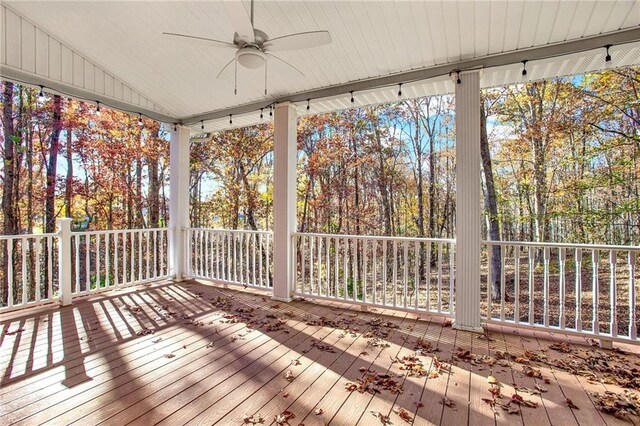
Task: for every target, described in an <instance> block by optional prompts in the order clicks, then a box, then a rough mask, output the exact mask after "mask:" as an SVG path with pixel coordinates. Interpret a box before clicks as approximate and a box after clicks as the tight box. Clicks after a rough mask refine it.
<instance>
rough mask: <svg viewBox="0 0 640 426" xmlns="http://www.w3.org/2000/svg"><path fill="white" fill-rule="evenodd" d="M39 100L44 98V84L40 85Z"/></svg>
mask: <svg viewBox="0 0 640 426" xmlns="http://www.w3.org/2000/svg"><path fill="white" fill-rule="evenodd" d="M38 100H39V101H43V100H44V86H40V92H38Z"/></svg>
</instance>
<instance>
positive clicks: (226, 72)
mask: <svg viewBox="0 0 640 426" xmlns="http://www.w3.org/2000/svg"><path fill="white" fill-rule="evenodd" d="M235 60H236V58H233V59H232V60H230V61H229V62H227V65H225V66H224V67H222V69H221V70H220V72H219V73H218V75H217V76H216V80H228V79H229V78H231V77H232V76H233V71H234V69H235V67H230V66H229V65H231V64H233V63H234V62H235Z"/></svg>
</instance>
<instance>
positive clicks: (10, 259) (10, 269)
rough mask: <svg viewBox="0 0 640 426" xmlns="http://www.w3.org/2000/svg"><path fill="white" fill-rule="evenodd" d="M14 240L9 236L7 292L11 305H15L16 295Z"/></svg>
mask: <svg viewBox="0 0 640 426" xmlns="http://www.w3.org/2000/svg"><path fill="white" fill-rule="evenodd" d="M13 241H14V240H13V238H11V237H9V239H8V240H7V254H8V262H7V282H8V283H9V288H8V289H7V293H8V296H7V304H8V305H9V307H12V306H13V297H14V296H13V265H14V264H15V263H14V259H13ZM49 270H51V269H49ZM49 275H51V274H49ZM49 295H50V296H51V293H49Z"/></svg>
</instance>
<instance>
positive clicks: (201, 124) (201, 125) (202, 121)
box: [200, 120, 204, 130]
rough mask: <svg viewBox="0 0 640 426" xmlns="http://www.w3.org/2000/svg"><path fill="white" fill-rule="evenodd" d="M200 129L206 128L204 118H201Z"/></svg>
mask: <svg viewBox="0 0 640 426" xmlns="http://www.w3.org/2000/svg"><path fill="white" fill-rule="evenodd" d="M200 130H204V120H200Z"/></svg>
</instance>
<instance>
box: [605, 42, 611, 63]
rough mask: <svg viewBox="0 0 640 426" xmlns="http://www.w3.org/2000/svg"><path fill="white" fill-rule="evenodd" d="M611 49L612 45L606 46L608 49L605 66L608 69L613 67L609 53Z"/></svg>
mask: <svg viewBox="0 0 640 426" xmlns="http://www.w3.org/2000/svg"><path fill="white" fill-rule="evenodd" d="M610 48H611V45H610V44H607V45H606V46H605V49H607V55H606V56H605V57H604V66H605V67H607V68H610V67H611V53H609V49H610Z"/></svg>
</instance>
